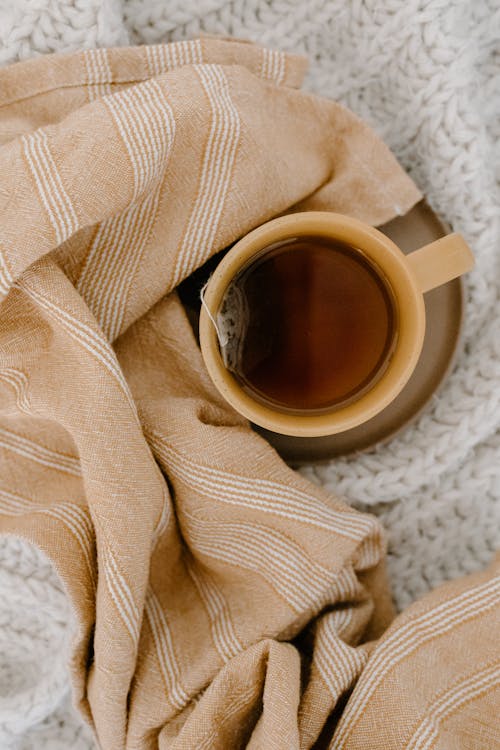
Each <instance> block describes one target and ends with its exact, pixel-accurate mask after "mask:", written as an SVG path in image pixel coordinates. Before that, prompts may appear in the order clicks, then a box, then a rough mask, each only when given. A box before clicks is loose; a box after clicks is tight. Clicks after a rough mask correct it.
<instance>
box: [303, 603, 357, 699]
mask: <svg viewBox="0 0 500 750" xmlns="http://www.w3.org/2000/svg"><path fill="white" fill-rule="evenodd" d="M332 614H333V613H332ZM367 659H368V655H367V654H366V652H365V651H363V650H357V649H355V648H353V647H352V646H349V645H347V644H346V643H344V641H342V640H341V639H340V638H339V637H338V632H337V629H336V624H335V621H334V620H333V619H332V618H331V616H330V615H325V616H324V617H323V618H322V619H321V621H320V623H319V625H318V629H317V631H316V639H315V644H314V654H313V665H315V666H316V667H317V669H318V671H319V673H320V675H321V677H322V678H323V681H324V683H325V685H326V686H327V688H328V691H329V692H330V695H331V696H332V698H333V699H334V701H337V700H338V698H339V697H340V696H341V695H342V693H344V692H345V691H346V690H348V689H349V688H350V687H352V685H353V684H354V682H355V681H356V680H357V678H358V677H359V675H360V674H361V671H362V670H363V668H364V666H365V664H366V662H367Z"/></svg>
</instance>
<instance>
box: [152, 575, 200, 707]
mask: <svg viewBox="0 0 500 750" xmlns="http://www.w3.org/2000/svg"><path fill="white" fill-rule="evenodd" d="M146 617H147V618H148V623H149V627H150V629H151V633H152V635H153V641H154V644H155V648H156V655H157V657H158V663H159V665H160V670H161V674H162V677H163V680H164V682H165V687H166V691H167V696H168V699H169V701H170V702H171V703H172V705H173V706H174V708H176V709H178V710H181V709H183V708H184V706H186V705H187V704H188V703H189V700H190V698H189V695H188V694H187V692H186V691H185V689H184V687H183V685H182V681H181V677H180V669H179V664H178V663H177V659H176V656H175V651H174V646H173V642H172V635H171V633H170V628H169V626H168V623H167V619H166V617H165V614H164V612H163V610H162V608H161V605H160V603H159V601H158V599H157V597H156V595H155V593H154V591H153V590H152V588H151V587H149V588H148V591H147V595H146Z"/></svg>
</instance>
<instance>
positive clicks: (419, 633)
mask: <svg viewBox="0 0 500 750" xmlns="http://www.w3.org/2000/svg"><path fill="white" fill-rule="evenodd" d="M499 596H500V577H498V576H495V577H494V578H492V579H491V580H489V581H487V582H486V583H484V584H481V585H479V586H476V587H474V588H473V589H470V590H468V591H465V592H464V593H462V594H459V595H458V596H456V597H454V598H453V599H450V600H448V601H445V602H443V603H442V604H440V605H438V606H437V607H435V608H434V609H432V610H430V612H424V613H423V614H422V615H420V616H419V617H417V618H415V619H414V620H412V621H410V622H408V623H406V625H403V626H402V627H400V628H397V629H396V630H394V632H393V633H392V634H391V635H390V636H389V637H388V638H387V639H386V640H385V641H384V642H383V643H382V644H381V645H380V646H379V648H378V649H377V652H376V654H375V655H374V657H373V659H371V660H370V662H369V664H368V666H367V669H366V672H365V675H364V679H363V684H362V686H360V687H359V688H358V691H357V694H356V702H355V703H354V704H353V705H352V707H351V708H348V709H347V710H346V712H345V714H344V716H343V717H342V722H341V724H340V725H339V728H338V731H337V733H336V734H335V738H334V744H333V746H332V747H334V748H335V750H341V748H344V747H346V742H347V741H348V737H349V734H350V732H351V731H352V729H353V727H354V725H355V724H356V722H357V721H358V720H359V719H360V717H361V716H362V714H363V711H364V709H365V707H366V705H367V704H368V702H369V700H370V698H371V696H372V695H373V693H374V692H375V690H376V689H377V687H378V686H379V685H380V683H381V682H382V680H383V679H384V678H385V676H386V675H387V673H388V672H389V671H391V670H392V669H394V667H395V666H396V665H397V664H399V663H400V662H401V661H403V660H404V659H406V658H408V657H409V656H410V655H411V654H413V653H414V652H415V651H417V650H418V649H419V648H420V647H421V646H423V645H424V644H426V643H428V642H429V641H431V640H433V639H435V638H437V637H438V636H440V635H443V634H444V633H447V632H449V631H450V630H452V629H453V628H455V627H460V626H462V625H463V624H464V623H466V622H468V621H469V620H472V619H474V618H475V617H478V616H479V615H480V614H482V613H484V612H486V611H487V610H488V609H490V608H491V607H494V606H495V605H496V604H497V603H498V598H499Z"/></svg>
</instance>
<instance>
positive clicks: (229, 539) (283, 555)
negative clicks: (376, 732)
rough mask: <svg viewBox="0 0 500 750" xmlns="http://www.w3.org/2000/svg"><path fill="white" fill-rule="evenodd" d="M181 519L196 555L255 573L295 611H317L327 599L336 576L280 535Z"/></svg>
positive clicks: (263, 529)
mask: <svg viewBox="0 0 500 750" xmlns="http://www.w3.org/2000/svg"><path fill="white" fill-rule="evenodd" d="M184 517H185V518H186V521H187V519H189V534H190V541H191V542H192V544H193V545H194V547H195V548H196V550H197V551H198V552H200V553H201V554H204V555H207V556H209V557H213V558H216V559H217V560H221V561H223V562H227V563H229V564H231V565H236V566H239V567H242V568H245V569H247V570H252V571H254V572H255V573H258V574H259V575H261V576H262V577H263V578H264V579H265V580H266V581H267V582H268V583H269V584H270V586H272V588H274V589H275V591H277V592H278V593H279V594H280V595H281V596H282V597H283V598H284V599H285V601H286V602H287V604H288V605H289V606H290V607H291V608H292V609H294V610H295V611H296V612H298V613H300V614H302V613H303V612H304V610H306V611H309V610H317V609H318V608H320V607H321V606H324V604H326V603H327V602H328V601H329V600H330V598H331V591H332V588H333V587H334V586H335V585H336V583H337V581H336V576H335V575H334V574H333V573H331V572H330V571H329V570H327V569H326V568H323V566H321V565H319V564H318V563H314V562H313V561H312V560H310V558H309V557H307V555H306V554H305V553H304V551H303V550H302V548H301V547H299V545H298V544H296V543H295V542H293V541H292V540H290V539H288V538H287V537H286V536H285V535H284V534H281V533H280V532H278V531H275V530H272V529H269V528H266V527H265V526H261V525H258V524H250V523H220V522H211V521H207V520H206V519H203V520H201V519H198V518H195V517H194V516H188V515H187V514H184Z"/></svg>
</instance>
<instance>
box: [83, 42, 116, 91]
mask: <svg viewBox="0 0 500 750" xmlns="http://www.w3.org/2000/svg"><path fill="white" fill-rule="evenodd" d="M83 58H84V61H85V67H86V69H87V91H88V96H89V101H93V100H94V99H99V98H100V97H101V96H106V95H107V94H110V93H111V91H112V88H111V83H112V80H113V76H112V74H111V68H110V66H109V59H108V51H107V50H106V49H102V48H101V49H86V50H85V51H84V52H83Z"/></svg>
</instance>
